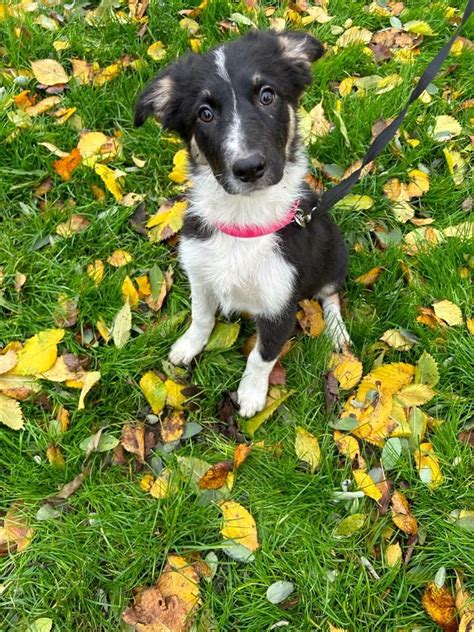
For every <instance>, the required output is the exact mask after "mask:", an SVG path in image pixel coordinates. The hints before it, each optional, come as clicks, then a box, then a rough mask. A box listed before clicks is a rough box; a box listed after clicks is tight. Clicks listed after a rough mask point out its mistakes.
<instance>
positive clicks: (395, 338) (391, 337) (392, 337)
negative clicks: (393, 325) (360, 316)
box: [379, 329, 415, 351]
mask: <svg viewBox="0 0 474 632" xmlns="http://www.w3.org/2000/svg"><path fill="white" fill-rule="evenodd" d="M379 340H383V342H385V343H386V344H387V345H388V346H389V347H391V348H392V349H396V350H397V351H409V350H410V349H411V348H412V347H413V345H414V344H415V343H414V342H413V340H410V339H409V338H407V337H406V336H404V335H403V333H402V332H401V331H400V330H399V329H387V331H384V333H383V334H382V335H381V336H380V338H379Z"/></svg>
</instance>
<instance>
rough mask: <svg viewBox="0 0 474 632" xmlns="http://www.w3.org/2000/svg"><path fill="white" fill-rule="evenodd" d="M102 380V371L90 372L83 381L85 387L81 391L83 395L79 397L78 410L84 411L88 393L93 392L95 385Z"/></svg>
mask: <svg viewBox="0 0 474 632" xmlns="http://www.w3.org/2000/svg"><path fill="white" fill-rule="evenodd" d="M99 380H100V371H88V372H87V373H86V374H85V376H84V379H83V383H84V385H83V387H82V389H81V393H80V395H79V403H78V405H77V410H83V409H84V400H85V398H86V395H87V393H88V392H89V391H90V390H91V388H92V387H93V386H94V384H97V382H98V381H99Z"/></svg>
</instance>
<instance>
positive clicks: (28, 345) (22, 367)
mask: <svg viewBox="0 0 474 632" xmlns="http://www.w3.org/2000/svg"><path fill="white" fill-rule="evenodd" d="M63 338H64V330H63V329H47V330H46V331H40V332H39V333H37V334H36V335H35V336H33V337H32V338H29V339H28V340H27V341H26V342H25V344H24V346H23V348H22V349H21V350H20V351H19V352H18V362H17V364H16V365H15V366H14V367H13V369H12V370H11V371H10V375H35V374H38V373H44V372H45V371H47V370H48V369H50V368H51V367H52V366H53V364H54V363H55V362H56V359H57V357H58V347H57V345H58V343H59V342H61V340H62V339H63Z"/></svg>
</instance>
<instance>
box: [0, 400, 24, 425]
mask: <svg viewBox="0 0 474 632" xmlns="http://www.w3.org/2000/svg"><path fill="white" fill-rule="evenodd" d="M0 423H2V424H5V426H8V427H9V428H11V429H12V430H21V429H22V428H24V420H23V413H22V412H21V408H20V404H19V403H18V402H17V401H15V400H14V399H11V398H10V397H5V395H2V394H1V393H0Z"/></svg>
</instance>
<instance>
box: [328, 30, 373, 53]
mask: <svg viewBox="0 0 474 632" xmlns="http://www.w3.org/2000/svg"><path fill="white" fill-rule="evenodd" d="M372 35H373V33H371V31H369V30H368V29H365V28H361V27H360V26H351V27H350V28H348V29H347V31H345V32H344V33H343V34H342V35H341V36H340V37H339V38H338V39H337V41H336V46H340V47H341V48H346V47H347V46H353V45H356V44H368V43H369V42H370V40H371V39H372Z"/></svg>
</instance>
